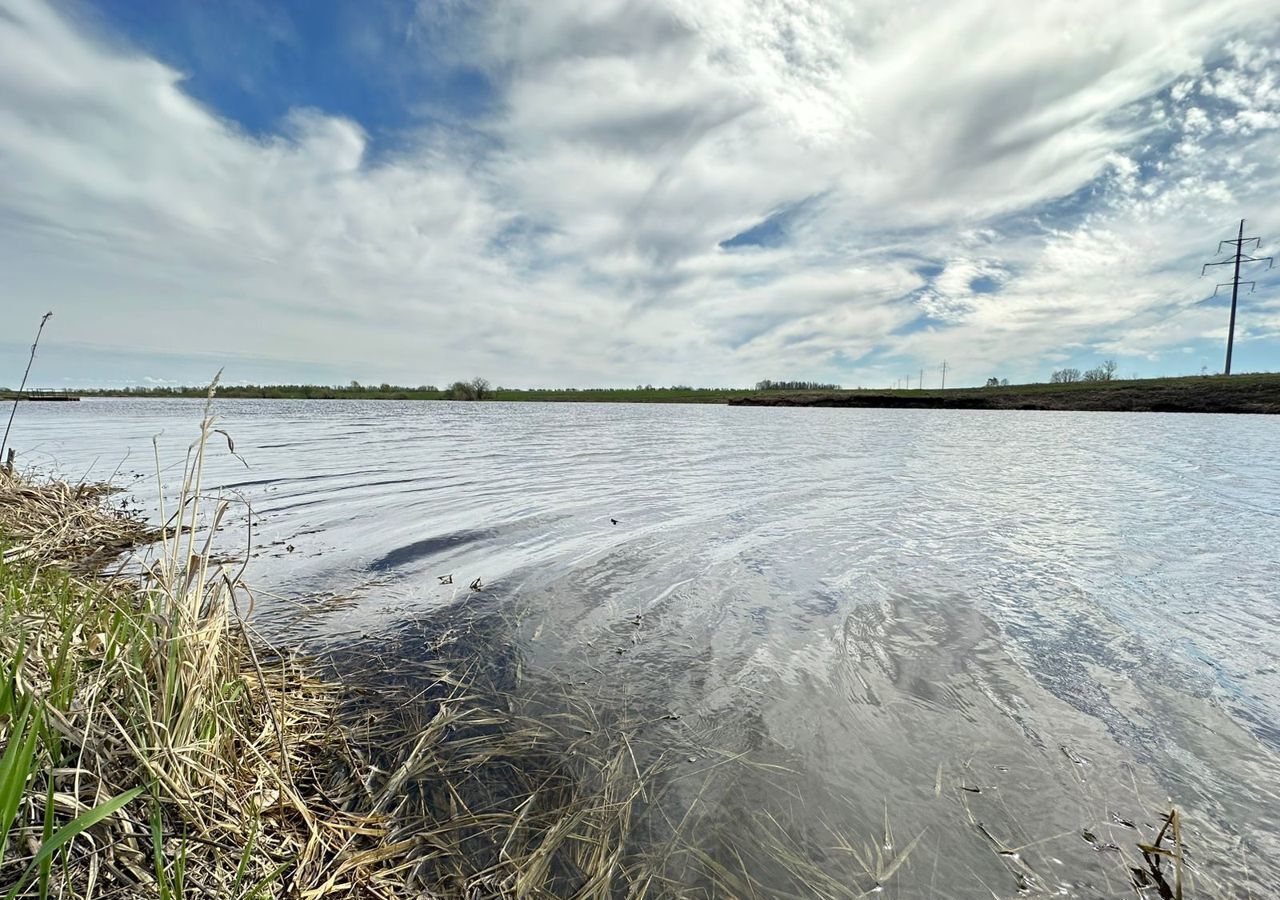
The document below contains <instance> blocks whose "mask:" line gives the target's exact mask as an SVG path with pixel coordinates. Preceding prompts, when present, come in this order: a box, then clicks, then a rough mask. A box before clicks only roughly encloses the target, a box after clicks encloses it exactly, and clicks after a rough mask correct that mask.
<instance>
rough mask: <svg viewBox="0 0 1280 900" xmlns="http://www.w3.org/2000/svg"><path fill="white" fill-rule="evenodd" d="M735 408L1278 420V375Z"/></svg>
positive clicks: (898, 394) (799, 400)
mask: <svg viewBox="0 0 1280 900" xmlns="http://www.w3.org/2000/svg"><path fill="white" fill-rule="evenodd" d="M728 402H729V403H730V404H731V405H734V406H821V407H841V408H853V409H887V408H892V409H995V410H1059V411H1078V412H1179V413H1237V414H1255V415H1256V414H1261V415H1276V414H1280V374H1267V375H1233V376H1230V377H1223V376H1219V375H1193V376H1188V377H1184V378H1153V379H1145V380H1139V381H1110V382H1098V383H1082V382H1078V383H1074V384H1024V385H1010V386H1007V387H989V388H955V389H952V390H947V391H811V392H794V393H777V394H771V393H757V394H753V395H751V396H747V397H742V398H737V399H732V400H729V401H728Z"/></svg>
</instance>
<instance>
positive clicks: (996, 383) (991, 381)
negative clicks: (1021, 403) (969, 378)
mask: <svg viewBox="0 0 1280 900" xmlns="http://www.w3.org/2000/svg"><path fill="white" fill-rule="evenodd" d="M987 387H1000V379H999V378H988V379H987Z"/></svg>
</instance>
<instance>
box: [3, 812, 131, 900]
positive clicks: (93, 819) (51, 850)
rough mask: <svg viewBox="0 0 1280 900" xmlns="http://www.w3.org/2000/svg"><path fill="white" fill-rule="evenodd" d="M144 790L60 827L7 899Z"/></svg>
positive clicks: (80, 816)
mask: <svg viewBox="0 0 1280 900" xmlns="http://www.w3.org/2000/svg"><path fill="white" fill-rule="evenodd" d="M142 791H143V788H141V787H136V788H133V789H132V790H128V791H125V792H124V793H123V794H120V795H119V796H117V797H113V798H111V799H110V800H108V801H107V802H106V803H102V804H100V805H98V806H95V807H94V808H93V809H91V810H89V811H88V812H85V813H81V814H80V815H78V816H76V817H75V818H74V819H73V820H71V821H70V822H68V823H67V824H66V825H63V826H62V827H61V828H59V829H58V830H57V831H56V832H55V833H54V835H53V837H51V838H49V840H48V841H47V842H46V843H45V844H44V846H42V847H41V848H40V852H39V853H37V854H36V856H35V859H33V860H31V863H30V864H29V865H28V866H27V870H26V871H25V872H23V873H22V877H21V878H19V879H18V881H17V883H16V884H14V886H13V887H12V888H11V889H10V891H9V893H8V894H6V895H5V900H14V898H15V897H17V896H18V894H19V892H20V891H21V890H22V889H23V887H25V886H26V883H27V881H28V880H29V879H30V878H31V875H32V873H33V872H35V870H36V869H37V868H38V867H39V866H40V865H41V864H42V863H43V862H44V860H46V859H49V858H50V857H52V856H53V854H55V853H57V852H58V850H59V849H60V848H61V847H62V846H63V845H64V844H67V843H69V842H70V841H72V840H74V839H75V838H77V837H79V836H80V835H81V834H83V833H84V832H86V831H88V830H89V829H90V828H92V827H93V826H94V825H97V824H98V823H99V822H101V821H102V820H103V819H105V818H107V817H108V816H110V815H113V814H114V813H115V812H116V811H117V810H118V809H120V808H121V807H123V806H125V805H126V804H127V803H129V802H130V801H132V800H133V799H134V798H135V797H137V796H138V795H139V794H141V793H142Z"/></svg>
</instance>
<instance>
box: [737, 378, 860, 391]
mask: <svg viewBox="0 0 1280 900" xmlns="http://www.w3.org/2000/svg"><path fill="white" fill-rule="evenodd" d="M756 390H757V391H838V390H840V385H838V384H824V383H823V382H821V381H771V380H769V379H768V378H766V379H764V380H763V381H757V382H756Z"/></svg>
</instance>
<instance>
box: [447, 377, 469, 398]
mask: <svg viewBox="0 0 1280 900" xmlns="http://www.w3.org/2000/svg"><path fill="white" fill-rule="evenodd" d="M444 395H445V397H446V398H447V399H449V400H474V399H476V391H475V388H473V387H472V386H471V385H470V384H469V383H467V382H465V381H455V382H454V383H453V384H451V385H449V386H448V387H447V388H445V389H444Z"/></svg>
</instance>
